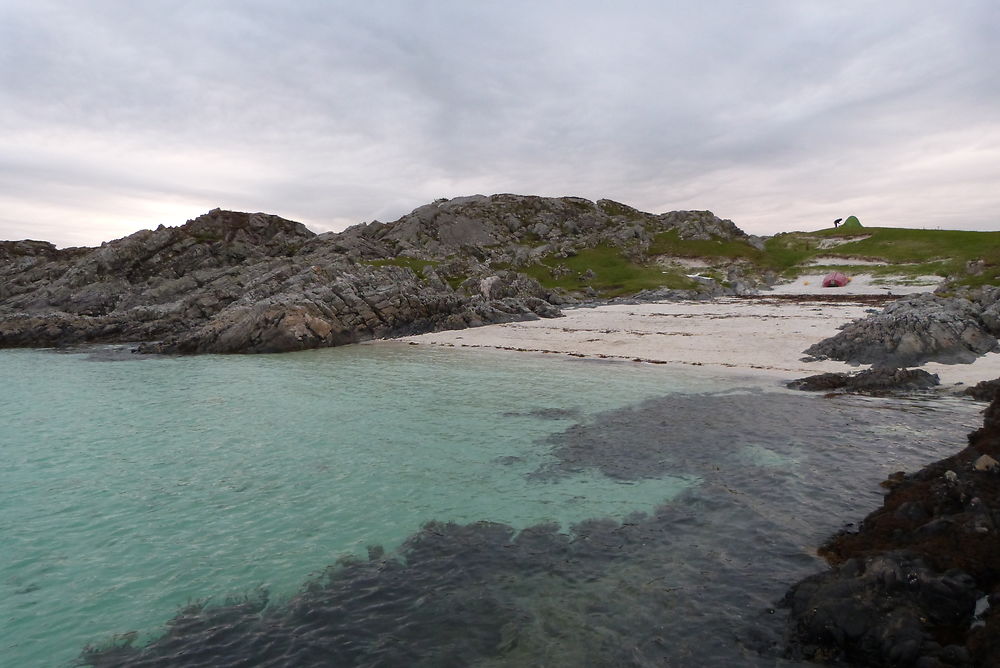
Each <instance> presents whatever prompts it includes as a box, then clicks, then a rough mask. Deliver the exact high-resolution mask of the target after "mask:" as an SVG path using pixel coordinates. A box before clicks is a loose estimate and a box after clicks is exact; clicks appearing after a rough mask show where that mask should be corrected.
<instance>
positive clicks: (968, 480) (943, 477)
mask: <svg viewBox="0 0 1000 668" xmlns="http://www.w3.org/2000/svg"><path fill="white" fill-rule="evenodd" d="M998 458H1000V398H995V399H994V400H993V402H992V403H991V404H990V406H989V408H988V409H987V410H986V414H985V419H984V424H983V427H982V428H981V429H978V430H976V431H974V432H973V433H972V434H970V435H969V445H968V447H966V448H965V449H964V450H962V451H961V452H959V453H958V454H956V455H954V456H952V457H949V458H947V459H944V460H941V461H939V462H935V463H934V464H931V465H930V466H927V467H925V468H924V469H922V470H920V471H919V472H917V473H915V474H913V475H910V476H906V475H902V474H899V475H897V476H894V477H893V478H891V479H890V480H889V481H887V482H886V485H887V486H888V487H890V488H891V491H890V493H889V494H888V496H886V498H885V501H884V503H883V505H882V508H880V509H878V510H876V511H875V512H873V513H872V514H870V515H869V516H868V517H866V518H865V520H864V522H863V523H862V525H861V528H860V530H859V531H857V532H853V533H852V532H842V533H840V534H838V535H837V536H835V537H834V538H833V539H831V540H830V541H829V542H828V543H826V544H825V545H824V546H823V547H822V548H821V549H820V554H821V555H822V556H824V557H826V558H827V560H829V561H830V562H831V563H832V564H834V566H835V567H834V569H833V570H831V571H828V572H826V573H821V574H819V575H816V576H813V577H811V578H809V579H807V580H805V581H803V582H801V583H799V584H798V585H796V586H795V587H794V588H793V589H792V591H791V592H790V593H789V594H788V596H787V597H786V604H787V605H788V606H789V607H790V608H791V615H790V618H789V624H790V626H789V637H790V640H789V648H790V649H789V651H790V653H791V654H792V655H793V656H799V657H806V658H810V659H816V660H823V659H830V658H844V659H846V660H848V661H851V662H854V663H855V664H857V665H872V666H889V665H892V666H896V665H927V666H932V665H933V666H940V665H946V666H997V665H1000V608H998V607H997V606H994V605H989V606H984V605H982V604H983V603H984V602H985V601H986V600H987V599H986V598H984V597H985V596H989V597H990V598H989V600H990V601H997V600H998V599H1000V473H998V472H997V467H995V466H993V465H992V464H991V462H995V460H997V459H998ZM977 601H978V602H979V604H980V605H978V606H977Z"/></svg>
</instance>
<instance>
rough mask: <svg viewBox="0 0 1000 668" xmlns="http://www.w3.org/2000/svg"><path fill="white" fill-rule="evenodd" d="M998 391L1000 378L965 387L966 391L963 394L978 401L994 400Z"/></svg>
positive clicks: (999, 389)
mask: <svg viewBox="0 0 1000 668" xmlns="http://www.w3.org/2000/svg"><path fill="white" fill-rule="evenodd" d="M997 391H1000V378H997V379H995V380H984V381H981V382H979V383H976V384H975V385H973V386H972V387H967V388H965V392H963V393H962V394H966V395H968V396H970V397H972V398H973V399H976V400H977V401H993V399H994V398H996V396H997Z"/></svg>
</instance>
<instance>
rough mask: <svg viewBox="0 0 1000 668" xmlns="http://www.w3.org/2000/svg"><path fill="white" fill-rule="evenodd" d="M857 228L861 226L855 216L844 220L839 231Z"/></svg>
mask: <svg viewBox="0 0 1000 668" xmlns="http://www.w3.org/2000/svg"><path fill="white" fill-rule="evenodd" d="M859 227H863V226H862V225H861V221H860V220H858V217H857V216H848V217H847V220H845V221H844V222H843V223H841V224H840V229H842V230H849V229H851V228H859Z"/></svg>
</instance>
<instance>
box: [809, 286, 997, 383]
mask: <svg viewBox="0 0 1000 668" xmlns="http://www.w3.org/2000/svg"><path fill="white" fill-rule="evenodd" d="M998 303H1000V290H998V289H992V290H986V291H984V292H983V293H982V294H980V295H978V296H977V297H975V298H972V299H970V298H966V297H942V296H938V295H934V294H929V293H926V294H920V295H914V296H911V297H906V298H903V299H899V300H897V301H894V302H892V303H891V304H889V305H887V306H886V307H885V308H884V309H883V310H882V311H881V312H879V313H875V314H872V315H870V316H868V317H866V318H862V319H859V320H855V321H854V322H851V323H849V324H847V325H845V326H844V327H843V328H842V329H841V331H840V332H839V333H838V334H836V335H834V336H832V337H830V338H828V339H824V340H823V341H820V342H819V343H816V344H814V345H812V346H810V347H809V348H807V349H806V350H805V354H806V355H810V356H812V357H814V358H817V359H835V360H841V361H844V362H850V363H852V364H873V365H876V366H888V367H908V366H919V365H921V364H923V363H925V362H941V363H944V364H965V363H969V362H972V361H974V360H975V359H976V358H977V357H979V356H980V355H983V354H985V353H988V352H993V351H995V350H998V349H1000V345H998V342H997V335H998V334H1000V319H998V318H997V317H996V311H997V307H998Z"/></svg>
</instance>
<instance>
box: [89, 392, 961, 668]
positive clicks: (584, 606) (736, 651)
mask: <svg viewBox="0 0 1000 668" xmlns="http://www.w3.org/2000/svg"><path fill="white" fill-rule="evenodd" d="M782 404H783V405H782ZM905 405H908V404H905V402H904V403H901V402H891V401H890V402H885V401H882V400H863V399H857V398H851V399H850V400H849V401H846V400H845V401H840V400H838V401H837V402H826V401H823V400H822V399H817V398H814V397H798V396H792V397H789V396H787V395H780V396H776V395H729V396H707V397H706V396H701V397H673V398H665V399H660V400H655V401H651V402H645V403H643V404H641V405H640V406H638V407H636V408H631V409H626V410H622V411H613V412H610V413H607V414H603V415H599V416H597V417H596V418H595V419H594V420H593V421H592V422H589V423H588V424H586V425H576V426H573V427H571V428H570V429H567V430H566V431H565V432H564V434H562V435H560V436H559V437H557V438H555V439H553V441H552V442H551V443H550V445H553V446H554V450H553V451H554V453H555V454H556V461H555V463H554V464H553V465H552V467H550V468H549V469H547V470H546V471H543V472H540V473H539V475H542V474H544V475H547V476H549V477H558V476H560V475H566V474H567V473H569V472H572V471H577V470H583V469H585V468H592V469H596V470H598V471H601V472H603V473H605V474H606V475H611V476H612V477H615V478H616V479H619V480H622V481H623V482H625V481H627V480H628V479H630V478H638V477H652V476H653V473H654V472H657V473H662V472H664V471H667V472H670V473H671V474H676V473H680V472H683V473H687V474H689V475H694V476H697V477H699V478H700V479H701V480H702V481H703V482H702V484H701V485H699V486H698V487H696V488H693V489H691V490H689V491H688V492H686V493H684V494H682V495H681V496H680V497H678V498H676V499H674V500H673V501H672V502H671V503H669V504H667V505H664V506H662V507H660V508H658V509H656V510H655V511H654V512H652V513H649V514H641V513H637V514H634V515H632V516H630V517H628V518H626V519H625V520H624V521H617V520H612V519H607V518H594V519H590V520H586V521H584V522H580V523H579V524H576V525H575V526H573V527H571V528H570V530H569V531H562V530H560V527H558V526H557V525H555V524H542V525H537V526H532V527H529V528H526V529H524V530H522V531H520V532H518V531H516V530H515V529H514V528H513V527H510V526H507V525H504V524H496V523H491V522H477V523H472V524H465V525H462V524H452V523H440V522H432V523H429V524H427V525H425V526H424V527H423V528H422V529H421V530H420V531H419V532H417V533H415V534H414V535H413V536H411V537H410V538H409V539H408V540H407V541H406V542H405V543H404V544H403V545H402V546H401V547H400V548H399V549H398V550H396V551H395V552H393V553H391V554H388V555H387V554H386V553H385V552H384V551H383V550H382V549H381V548H379V547H378V546H372V547H371V548H369V558H368V559H367V560H361V559H357V560H347V561H342V562H340V563H338V564H336V565H334V566H331V567H330V568H328V569H327V571H326V572H325V573H324V574H323V575H322V576H321V577H319V578H317V579H315V580H313V581H311V582H309V583H308V584H307V585H306V586H304V587H303V589H302V590H301V592H300V593H299V594H298V595H296V596H294V597H292V598H291V599H289V600H287V601H285V602H283V603H273V602H267V601H266V600H265V601H261V600H255V599H253V600H246V601H240V602H236V603H233V604H230V605H225V606H217V607H211V606H210V607H205V606H193V607H191V608H189V609H187V610H183V611H181V612H180V613H179V614H178V615H177V616H176V617H175V618H174V619H173V620H172V621H171V622H170V623H169V624H168V627H167V629H166V632H165V633H164V635H163V636H162V637H160V638H157V639H156V640H154V641H152V642H151V643H150V644H149V645H148V646H146V647H133V646H121V647H110V648H102V649H96V650H94V649H92V650H88V651H86V652H85V653H84V654H83V655H82V657H81V661H82V662H84V663H87V664H89V665H93V666H192V665H202V666H428V667H429V666H435V667H436V666H484V667H486V666H489V667H491V668H492V667H496V666H530V665H547V666H574V667H575V666H583V665H586V666H663V665H670V666H734V665H739V666H774V665H798V664H794V663H789V662H785V661H783V660H781V659H780V658H778V655H779V654H780V652H781V651H782V647H783V632H784V622H785V614H786V613H785V611H783V610H780V609H779V610H775V609H774V608H775V605H776V602H777V601H778V600H779V599H780V598H781V597H782V595H783V594H784V593H785V591H786V590H787V588H788V586H789V584H790V583H792V582H794V581H796V580H797V579H800V578H802V577H805V576H806V575H807V574H809V573H811V572H813V571H814V570H815V569H816V568H817V567H818V566H819V562H818V559H817V558H816V557H815V556H814V546H815V545H816V544H818V542H819V541H820V540H822V539H823V538H824V537H825V536H826V535H828V534H829V533H832V532H833V531H834V530H835V529H836V528H837V526H838V522H839V520H838V519H837V518H851V517H856V516H857V515H858V514H859V509H862V508H866V507H870V506H871V505H872V504H873V503H877V499H878V498H879V491H878V486H877V485H878V482H879V481H880V480H881V479H883V478H884V477H885V475H887V474H888V473H889V472H891V471H893V470H896V469H897V468H901V467H909V466H912V465H913V464H915V463H916V462H917V461H919V458H920V457H924V458H927V459H930V458H932V457H934V456H935V451H934V447H935V444H937V447H938V448H939V449H940V447H941V446H940V444H941V443H949V444H952V445H957V444H960V440H961V439H960V437H957V438H956V437H955V433H958V434H961V433H962V427H961V426H958V425H955V424H954V423H950V424H949V423H947V421H942V420H941V419H940V417H939V416H938V415H935V414H934V410H933V408H931V407H928V408H927V409H923V410H917V409H915V408H911V410H891V411H887V410H882V409H883V408H887V407H891V408H898V407H900V406H905ZM951 415H952V416H954V414H951ZM974 420H975V418H974V416H973V415H972V412H971V411H970V421H973V422H974ZM685 423H690V424H689V425H687V424H685ZM887 424H888V425H889V427H891V428H888V429H887V428H886V425H887ZM956 441H958V442H959V443H956ZM581 443H582V444H583V445H582V446H580V445H579V444H581ZM609 443H613V447H611V448H610V449H608V450H607V451H605V452H602V451H601V450H602V448H603V447H604V446H607V445H608V444H609ZM765 443H766V445H767V453H769V455H768V456H770V455H773V456H774V457H776V458H786V464H785V465H784V466H782V467H775V466H774V465H773V463H770V462H764V461H759V460H756V459H754V457H753V456H748V455H747V452H750V454H751V455H754V454H755V453H758V451H757V450H754V449H753V448H754V446H760V447H763V446H762V444H765ZM574 444H576V445H577V447H573V446H574ZM748 448H749V450H748ZM570 455H572V456H570ZM629 459H634V460H635V463H632V464H630V463H629V462H628V461H627V460H629ZM844 469H847V470H849V471H850V472H851V474H850V476H836V477H834V476H835V474H836V472H837V471H839V470H844ZM122 637H123V638H127V634H125V635H123V636H122Z"/></svg>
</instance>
